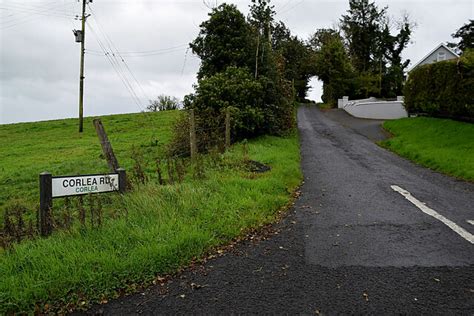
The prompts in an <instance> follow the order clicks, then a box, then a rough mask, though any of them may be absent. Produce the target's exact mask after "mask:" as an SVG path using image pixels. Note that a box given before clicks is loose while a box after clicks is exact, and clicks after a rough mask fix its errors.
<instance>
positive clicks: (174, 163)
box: [0, 109, 232, 249]
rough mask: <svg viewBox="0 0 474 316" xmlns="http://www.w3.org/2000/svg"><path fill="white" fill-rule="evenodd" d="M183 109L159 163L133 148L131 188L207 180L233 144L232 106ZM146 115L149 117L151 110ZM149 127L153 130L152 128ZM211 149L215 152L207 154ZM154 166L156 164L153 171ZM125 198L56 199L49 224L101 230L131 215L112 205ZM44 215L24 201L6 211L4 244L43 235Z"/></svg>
mask: <svg viewBox="0 0 474 316" xmlns="http://www.w3.org/2000/svg"><path fill="white" fill-rule="evenodd" d="M182 113H183V116H182V117H181V120H180V121H179V120H178V121H177V122H176V126H175V130H174V141H172V142H171V143H170V144H169V145H168V148H166V150H165V153H164V154H162V155H161V156H159V157H155V158H154V159H155V161H150V160H149V159H148V160H147V159H145V157H144V156H143V152H140V151H139V150H137V151H135V150H133V149H132V153H131V158H132V161H133V164H132V166H131V168H130V169H129V170H128V171H127V176H128V183H127V187H128V189H129V190H135V189H139V188H140V186H142V185H145V184H147V183H149V182H151V181H153V182H155V183H158V184H160V185H172V184H175V183H180V182H182V181H184V179H186V177H193V178H201V179H202V178H204V177H205V173H206V168H208V166H209V165H212V164H213V165H217V164H218V163H220V162H219V159H221V158H222V155H220V154H222V153H224V152H225V151H226V150H227V149H228V148H229V147H230V144H231V143H232V139H231V135H232V133H231V112H230V109H226V110H225V111H223V112H222V113H220V114H217V115H214V116H210V115H209V114H207V113H199V112H197V111H195V110H182ZM144 114H145V116H147V114H148V113H144ZM150 119H151V118H150ZM150 128H152V129H153V127H152V126H150ZM208 153H210V155H205V154H208ZM215 153H218V154H219V155H214V154H215ZM216 157H217V158H216ZM152 160H153V159H152ZM151 164H154V166H153V167H154V168H152V170H153V169H154V171H152V172H150V169H151V168H150V165H151ZM123 198H125V197H124V196H123V195H121V194H120V193H118V192H115V193H110V194H108V195H102V194H88V195H82V196H74V197H67V198H62V199H56V200H55V207H54V211H53V210H51V217H50V223H48V225H50V227H51V228H52V230H53V231H55V230H62V231H68V230H72V229H74V227H81V229H82V228H88V229H96V228H99V227H101V226H102V223H103V222H104V220H105V219H109V218H110V219H113V218H117V217H122V216H127V210H126V209H125V208H123V209H120V208H116V207H112V205H116V204H114V203H113V200H116V199H123ZM118 205H120V202H119V204H118ZM39 213H40V212H39V207H38V208H37V209H31V208H30V209H28V208H27V207H25V206H24V205H22V204H21V202H19V203H18V204H12V205H11V206H10V207H9V208H8V209H6V210H5V212H4V214H3V217H2V218H1V219H2V223H0V247H1V248H5V249H8V248H9V247H11V246H12V245H13V244H15V243H19V242H22V241H23V240H27V239H35V238H38V237H39V236H40V231H41V229H40V220H39V218H40V216H39V215H38V214H39ZM34 214H37V215H36V216H34Z"/></svg>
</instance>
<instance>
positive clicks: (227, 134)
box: [225, 108, 230, 150]
mask: <svg viewBox="0 0 474 316" xmlns="http://www.w3.org/2000/svg"><path fill="white" fill-rule="evenodd" d="M229 148H230V109H229V108H227V109H226V110H225V149H226V150H228V149H229Z"/></svg>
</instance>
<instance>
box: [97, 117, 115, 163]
mask: <svg viewBox="0 0 474 316" xmlns="http://www.w3.org/2000/svg"><path fill="white" fill-rule="evenodd" d="M93 123H94V127H95V131H96V132H97V136H98V137H99V140H100V145H101V146H102V151H103V152H104V155H105V159H106V160H107V164H108V165H109V169H110V172H116V170H117V169H118V168H120V166H119V164H118V161H117V158H116V157H115V154H114V151H113V149H112V145H111V144H110V142H109V138H108V137H107V134H106V133H105V129H104V125H102V121H101V120H100V119H98V118H96V119H94V120H93Z"/></svg>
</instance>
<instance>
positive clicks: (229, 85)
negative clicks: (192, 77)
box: [184, 67, 266, 138]
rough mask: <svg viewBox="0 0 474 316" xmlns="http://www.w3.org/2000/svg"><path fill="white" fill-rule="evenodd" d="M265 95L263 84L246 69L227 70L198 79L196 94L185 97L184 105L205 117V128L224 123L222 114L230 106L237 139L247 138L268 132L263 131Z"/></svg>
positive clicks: (233, 129) (230, 68)
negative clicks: (219, 122) (263, 98)
mask: <svg viewBox="0 0 474 316" xmlns="http://www.w3.org/2000/svg"><path fill="white" fill-rule="evenodd" d="M263 93H264V91H263V86H262V84H261V83H260V82H259V81H257V80H255V79H254V77H253V76H252V74H251V73H250V71H248V70H247V69H246V68H238V67H228V68H227V69H226V70H225V71H224V72H220V73H217V74H215V75H213V76H210V77H206V78H203V79H201V80H199V84H198V85H197V86H195V93H193V94H190V95H187V96H186V97H185V101H184V106H185V108H186V109H194V110H196V113H197V114H199V115H200V116H203V117H206V120H205V121H203V122H202V124H205V125H206V126H203V128H204V127H205V128H211V127H212V125H216V123H213V121H216V120H217V121H222V114H223V112H224V111H225V109H226V108H228V107H230V108H231V109H232V131H233V134H234V136H235V135H238V136H239V138H246V137H249V136H255V135H258V134H263V133H265V132H266V131H265V130H263V128H262V127H263V124H264V122H265V113H264V109H263V100H262V96H263ZM217 124H218V123H217Z"/></svg>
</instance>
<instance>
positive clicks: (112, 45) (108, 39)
mask: <svg viewBox="0 0 474 316" xmlns="http://www.w3.org/2000/svg"><path fill="white" fill-rule="evenodd" d="M89 10H90V12H91V14H92V16H93V17H94V20H95V22H96V24H97V26H98V28H99V31H100V32H101V33H102V34H103V36H104V38H105V39H106V42H108V45H109V48H110V50H111V52H112V56H113V57H114V58H115V57H116V56H115V54H117V55H118V56H119V57H120V60H121V61H122V63H123V64H124V65H125V68H126V70H127V71H128V72H129V73H130V75H131V76H132V78H133V80H135V83H136V84H137V86H138V87H139V89H140V90H141V92H142V94H143V96H144V97H146V98H148V99H150V98H149V97H148V96H147V93H146V92H145V90H144V89H143V87H142V85H141V84H140V82H139V81H138V79H137V77H136V76H135V74H134V73H133V72H132V70H131V69H130V67H129V66H128V64H127V62H126V61H125V59H124V58H123V56H122V55H121V54H120V52H119V50H118V49H117V47H116V46H115V44H114V43H113V42H112V39H111V38H110V37H109V36H108V35H107V34H106V33H105V31H104V30H103V28H102V27H101V24H100V22H99V20H98V18H97V15H96V14H95V12H94V11H93V10H92V8H91V7H90V6H89Z"/></svg>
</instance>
